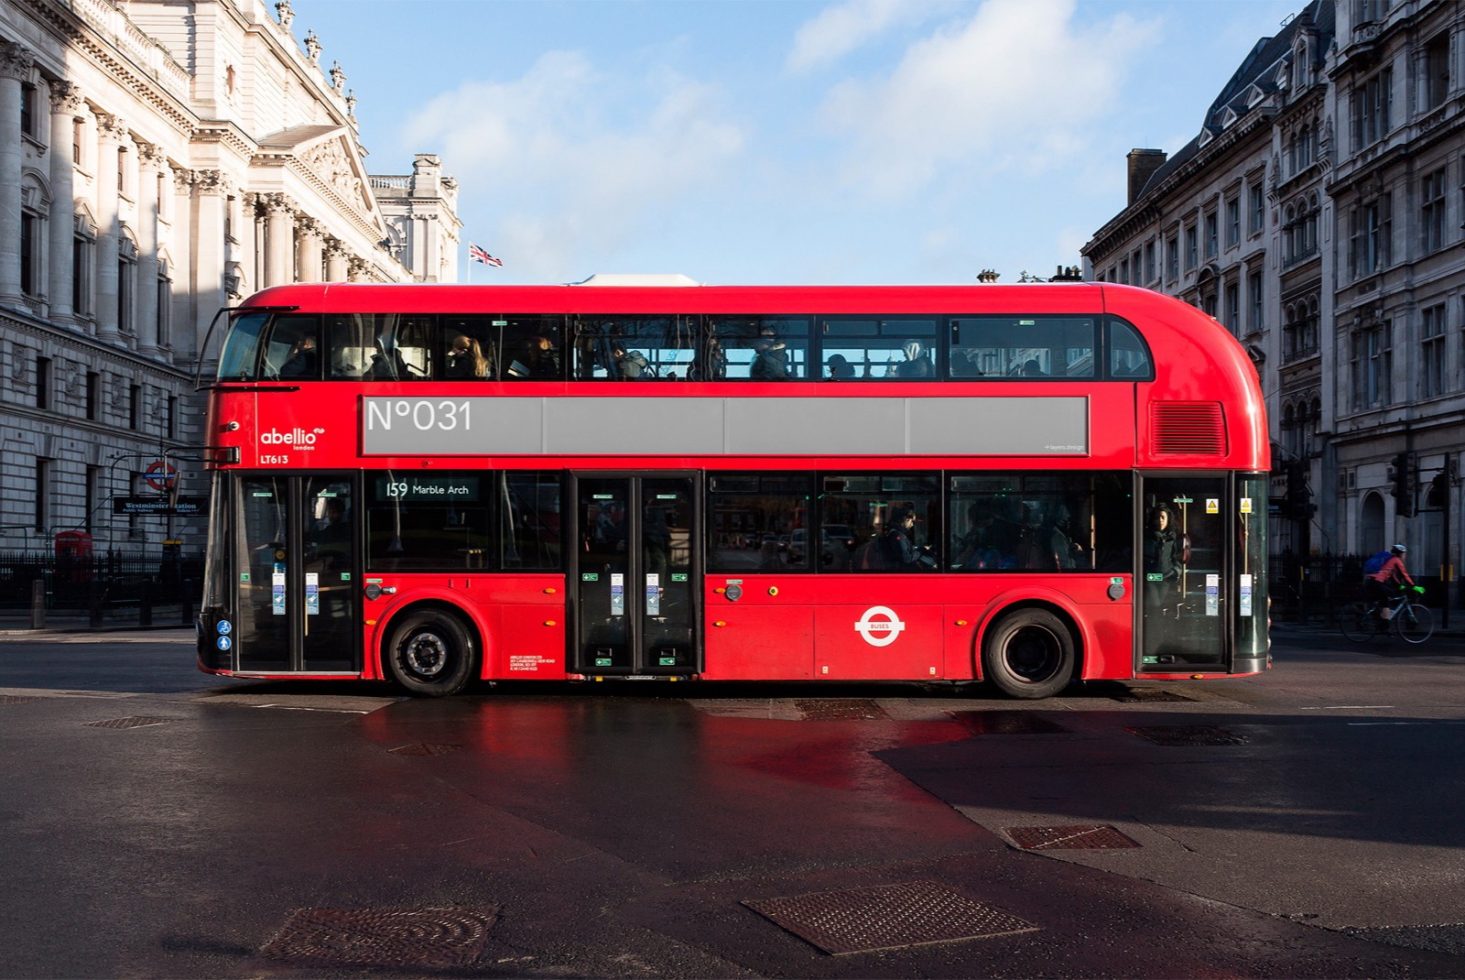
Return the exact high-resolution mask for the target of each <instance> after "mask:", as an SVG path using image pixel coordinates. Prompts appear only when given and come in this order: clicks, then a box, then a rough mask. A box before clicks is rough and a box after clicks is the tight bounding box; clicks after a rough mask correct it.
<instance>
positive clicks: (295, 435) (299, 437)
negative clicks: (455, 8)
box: [259, 426, 326, 450]
mask: <svg viewBox="0 0 1465 980" xmlns="http://www.w3.org/2000/svg"><path fill="white" fill-rule="evenodd" d="M325 431H326V430H325V429H322V428H317V429H313V430H311V431H309V432H307V431H306V430H304V429H302V428H299V427H298V426H297V427H296V428H294V429H291V430H290V431H289V432H281V431H280V430H279V429H274V428H272V429H270V431H268V432H261V433H260V434H259V443H260V445H261V446H290V447H291V448H292V449H301V450H304V449H314V448H315V440H316V437H317V436H319V435H321V434H322V433H324V432H325Z"/></svg>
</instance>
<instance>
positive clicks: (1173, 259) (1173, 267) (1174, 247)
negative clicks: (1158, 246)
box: [1165, 235, 1180, 282]
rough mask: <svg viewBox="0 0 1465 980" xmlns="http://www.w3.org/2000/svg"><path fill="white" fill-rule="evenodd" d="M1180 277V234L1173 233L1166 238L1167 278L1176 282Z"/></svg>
mask: <svg viewBox="0 0 1465 980" xmlns="http://www.w3.org/2000/svg"><path fill="white" fill-rule="evenodd" d="M1179 278H1180V236H1179V235H1171V236H1170V237H1169V238H1167V239H1165V279H1166V280H1167V281H1169V282H1174V281H1175V280H1176V279H1179Z"/></svg>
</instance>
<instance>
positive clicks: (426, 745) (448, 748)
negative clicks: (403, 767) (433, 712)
mask: <svg viewBox="0 0 1465 980" xmlns="http://www.w3.org/2000/svg"><path fill="white" fill-rule="evenodd" d="M462 747H463V746H461V745H447V744H435V743H432V742H413V743H412V744H411V745H399V746H397V747H396V748H395V749H387V751H388V752H390V753H392V754H393V755H447V754H448V753H450V752H457V751H458V750H459V749H461V748H462Z"/></svg>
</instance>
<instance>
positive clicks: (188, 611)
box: [179, 579, 193, 626]
mask: <svg viewBox="0 0 1465 980" xmlns="http://www.w3.org/2000/svg"><path fill="white" fill-rule="evenodd" d="M182 586H183V595H182V596H181V597H180V601H179V605H180V606H182V608H183V625H184V626H192V625H193V583H192V582H190V581H189V580H188V579H184V580H183V582H182Z"/></svg>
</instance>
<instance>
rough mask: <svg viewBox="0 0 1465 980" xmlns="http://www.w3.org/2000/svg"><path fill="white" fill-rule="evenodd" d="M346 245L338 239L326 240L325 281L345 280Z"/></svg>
mask: <svg viewBox="0 0 1465 980" xmlns="http://www.w3.org/2000/svg"><path fill="white" fill-rule="evenodd" d="M347 268H348V267H347V264H346V246H345V245H344V244H342V243H341V242H340V241H339V240H338V239H335V238H332V239H330V240H329V241H327V242H326V282H345V281H346V272H347Z"/></svg>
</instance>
